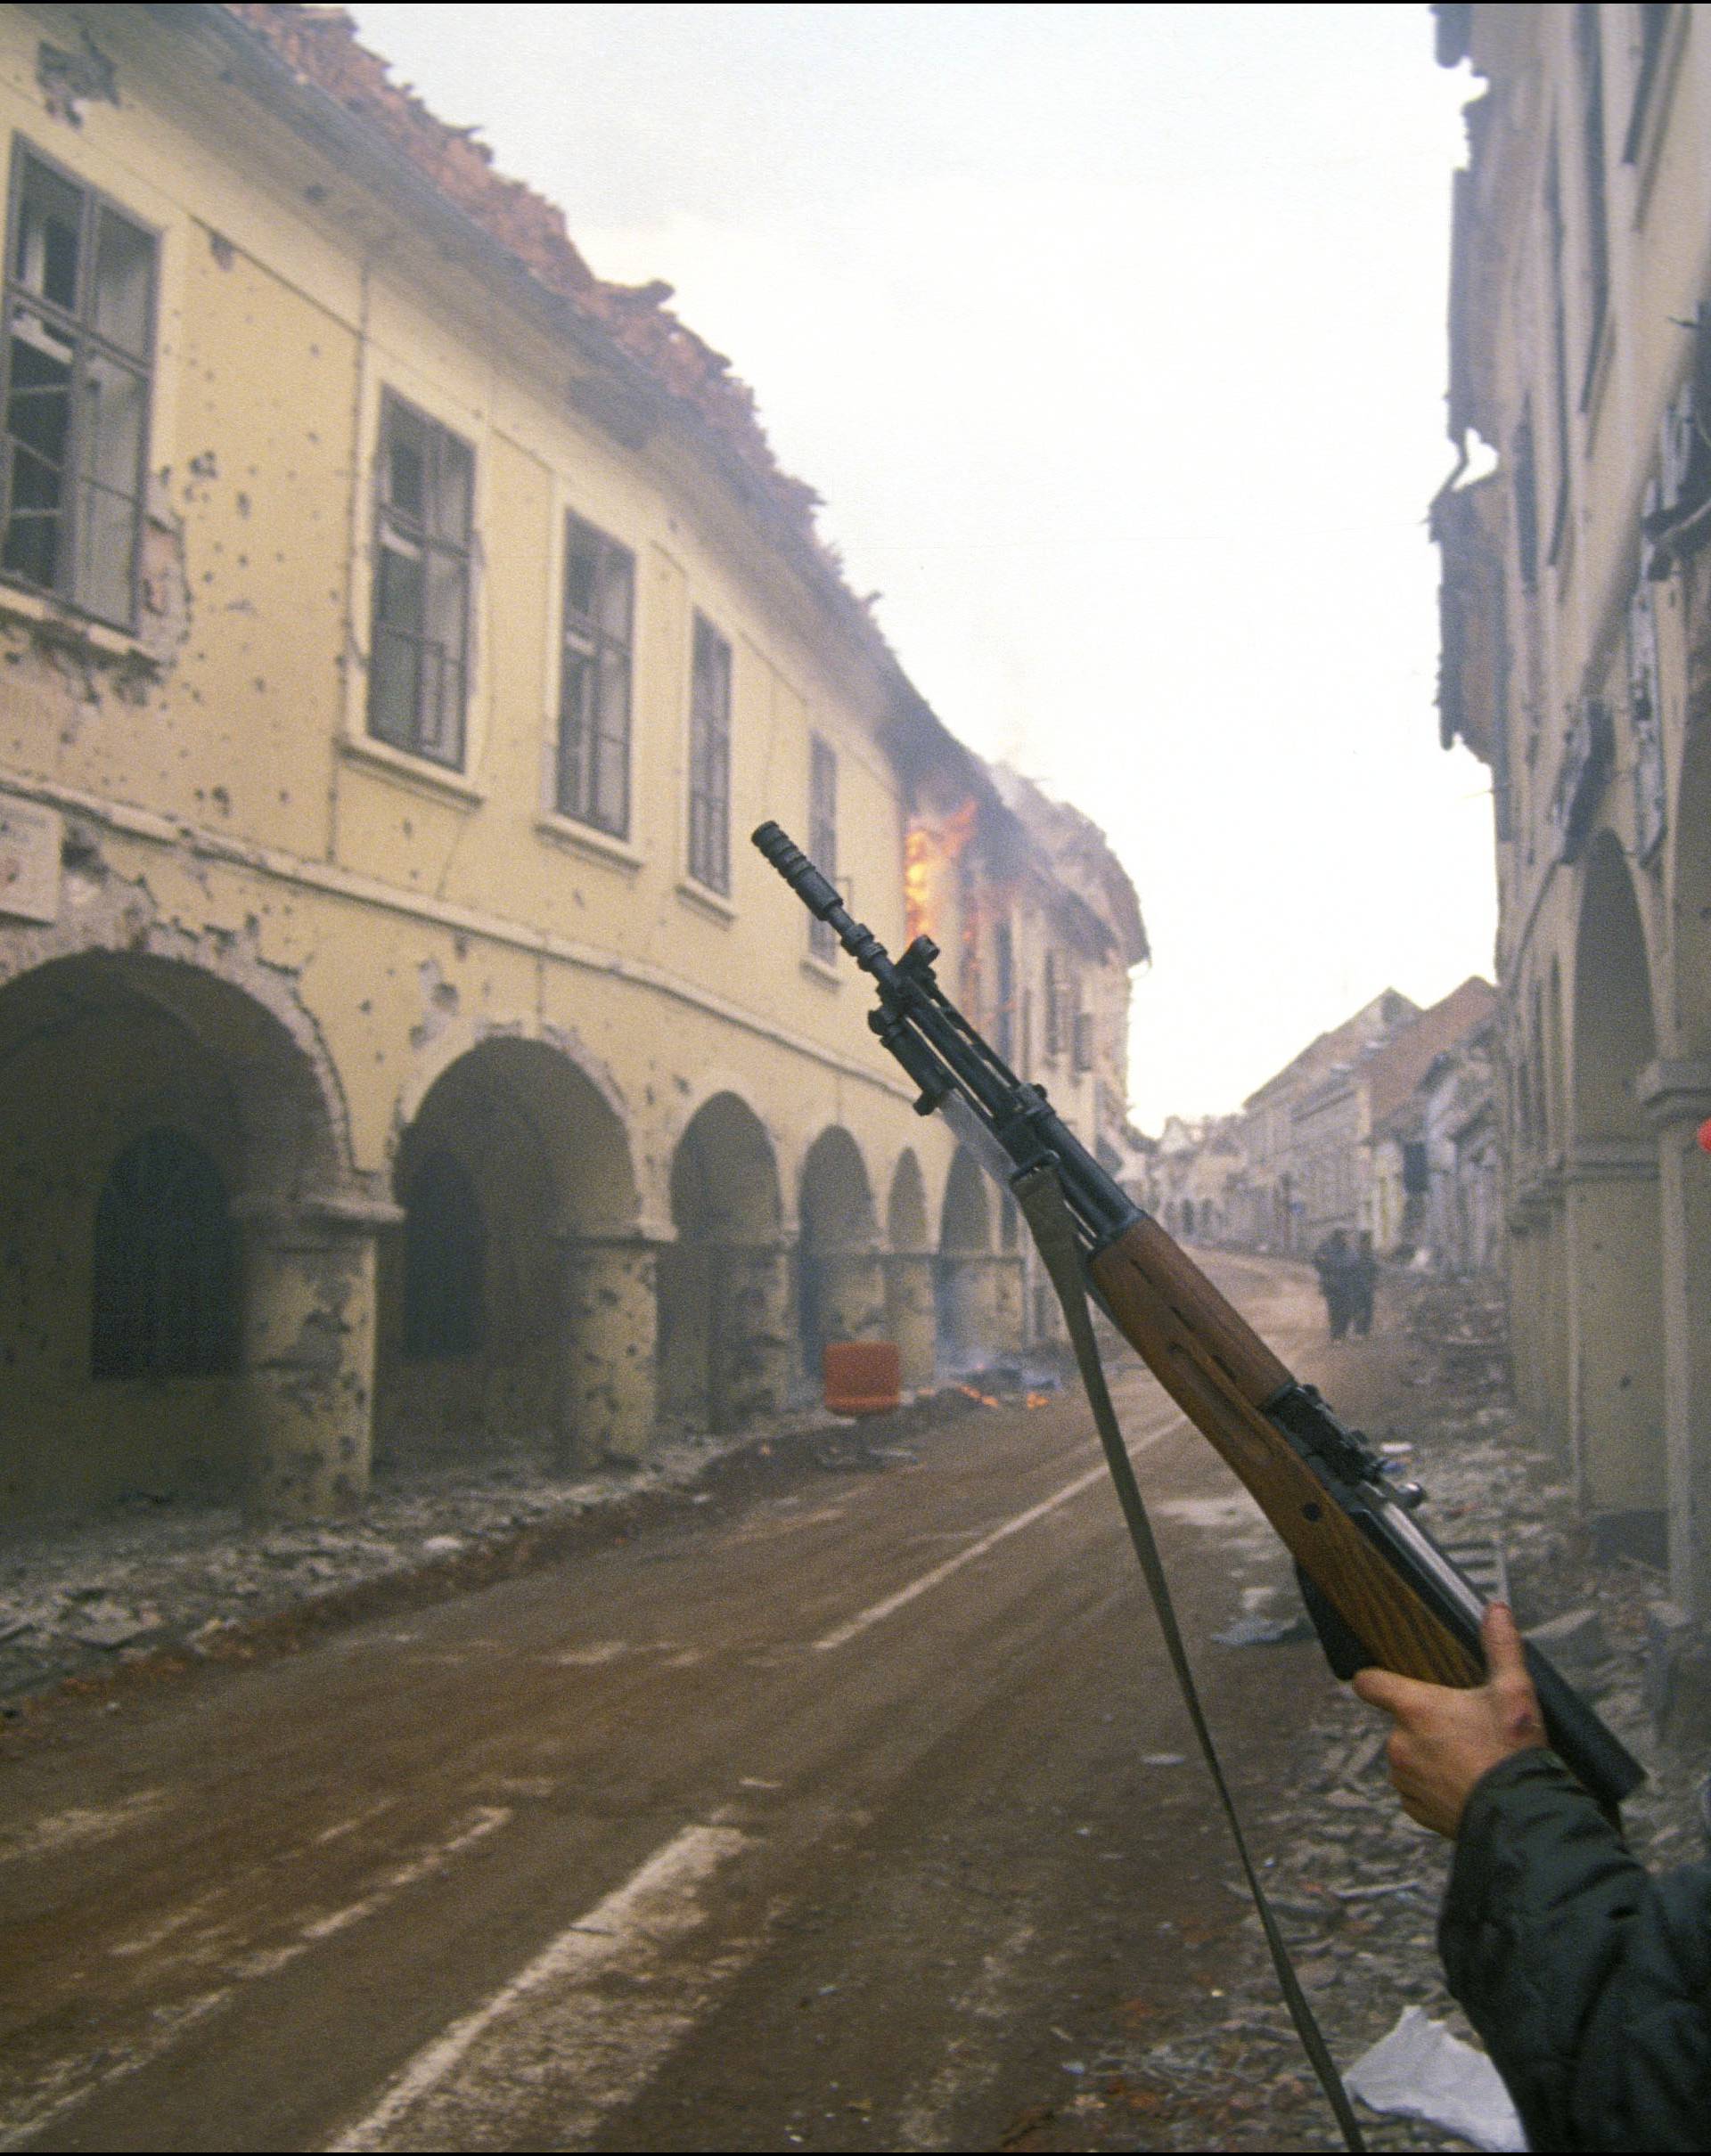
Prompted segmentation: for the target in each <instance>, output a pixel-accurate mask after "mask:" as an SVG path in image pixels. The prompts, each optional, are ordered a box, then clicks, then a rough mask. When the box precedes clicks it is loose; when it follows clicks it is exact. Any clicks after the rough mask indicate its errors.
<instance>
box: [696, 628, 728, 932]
mask: <svg viewBox="0 0 1711 2156" xmlns="http://www.w3.org/2000/svg"><path fill="white" fill-rule="evenodd" d="M704 640H705V641H706V644H707V646H708V649H709V650H710V651H711V652H712V653H713V654H714V656H715V657H718V658H720V659H721V662H722V664H721V669H720V672H721V676H722V680H721V686H722V688H723V691H724V693H723V698H722V699H721V700H720V704H719V706H718V707H717V708H715V707H713V706H703V703H702V698H701V685H702V681H703V669H702V666H701V650H702V644H703V641H704ZM735 676H736V652H735V649H734V648H733V644H732V641H731V639H730V638H729V637H728V636H726V635H725V632H724V631H723V630H722V629H720V628H719V626H718V625H717V624H716V623H715V622H714V621H712V620H711V619H710V618H709V617H708V616H707V615H705V614H703V613H702V612H701V610H700V608H699V607H696V608H693V609H692V628H691V632H690V657H689V790H688V800H687V804H686V805H687V808H688V812H689V813H688V817H687V819H686V822H685V826H684V840H685V848H686V854H687V873H688V876H689V878H690V881H691V882H692V883H694V884H698V885H700V887H701V889H702V890H704V891H710V892H712V893H713V894H714V895H715V896H716V897H717V898H719V899H721V900H723V901H725V902H726V903H727V904H728V903H729V901H730V897H731V735H732V713H733V706H734V704H735V700H736V698H735ZM704 781H706V782H705V783H704Z"/></svg>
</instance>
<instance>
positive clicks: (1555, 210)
mask: <svg viewBox="0 0 1711 2156" xmlns="http://www.w3.org/2000/svg"><path fill="white" fill-rule="evenodd" d="M1544 214H1545V225H1546V230H1547V233H1548V235H1549V240H1550V249H1551V359H1552V361H1553V362H1554V368H1555V378H1554V380H1553V382H1552V384H1551V387H1552V389H1553V391H1554V393H1555V394H1554V399H1553V402H1554V405H1555V415H1556V452H1557V498H1556V506H1555V507H1554V508H1553V509H1552V510H1551V551H1550V553H1549V555H1548V556H1547V559H1549V560H1550V561H1551V564H1552V565H1553V566H1554V565H1555V562H1556V559H1557V556H1558V555H1559V554H1560V552H1561V551H1562V543H1563V540H1564V538H1565V537H1566V535H1567V534H1568V314H1567V305H1568V303H1567V298H1566V296H1565V293H1564V290H1563V278H1564V265H1563V240H1564V235H1563V227H1562V178H1561V173H1560V168H1559V162H1558V156H1557V145H1556V143H1554V142H1552V143H1551V159H1550V162H1549V164H1548V166H1547V167H1546V171H1545V190H1544Z"/></svg>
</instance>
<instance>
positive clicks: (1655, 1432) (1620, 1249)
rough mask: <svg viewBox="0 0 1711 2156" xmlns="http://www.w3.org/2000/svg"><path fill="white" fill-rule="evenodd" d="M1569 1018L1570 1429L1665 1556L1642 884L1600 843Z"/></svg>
mask: <svg viewBox="0 0 1711 2156" xmlns="http://www.w3.org/2000/svg"><path fill="white" fill-rule="evenodd" d="M1579 896H1580V904H1579V911H1578V915H1577V919H1576V933H1575V951H1574V975H1573V992H1572V1005H1571V1012H1570V1035H1569V1044H1568V1045H1569V1067H1568V1109H1569V1138H1570V1142H1569V1147H1568V1165H1567V1179H1566V1203H1567V1261H1568V1279H1569V1295H1568V1319H1569V1423H1570V1431H1571V1436H1572V1441H1573V1450H1574V1458H1575V1461H1576V1472H1577V1474H1578V1477H1579V1481H1580V1484H1581V1489H1582V1493H1583V1496H1584V1499H1585V1501H1586V1503H1587V1505H1588V1506H1589V1507H1591V1508H1592V1510H1593V1511H1595V1512H1597V1513H1600V1514H1602V1515H1607V1516H1608V1518H1609V1520H1610V1522H1611V1523H1612V1524H1611V1526H1610V1528H1609V1533H1610V1535H1611V1536H1613V1537H1618V1538H1623V1539H1626V1540H1627V1541H1628V1543H1629V1545H1630V1546H1631V1547H1633V1548H1635V1549H1636V1550H1640V1551H1642V1552H1643V1553H1644V1554H1646V1555H1648V1556H1661V1554H1662V1529H1663V1519H1664V1504H1665V1464H1664V1463H1665V1454H1664V1443H1663V1409H1664V1401H1663V1325H1662V1307H1661V1302H1660V1297H1659V1293H1658V1286H1659V1272H1660V1267H1661V1261H1662V1250H1661V1237H1660V1218H1659V1213H1658V1151H1657V1145H1656V1141H1655V1139H1654V1138H1653V1136H1652V1133H1651V1131H1650V1127H1649V1125H1648V1123H1647V1120H1646V1115H1645V1111H1644V1109H1643V1107H1642V1106H1641V1099H1640V1097H1639V1082H1640V1080H1641V1075H1642V1074H1643V1073H1644V1072H1645V1071H1646V1070H1647V1068H1648V1067H1649V1066H1650V1065H1651V1064H1652V1063H1653V1062H1654V1061H1655V1059H1656V1057H1657V1028H1656V1025H1655V1023H1654V1019H1653V1009H1652V995H1651V982H1650V967H1649V964H1648V955H1647V949H1646V938H1645V932H1644V928H1643V926H1642V923H1641V916H1640V908H1639V903H1638V901H1637V899H1636V896H1635V894H1634V887H1633V878H1632V876H1631V875H1630V874H1629V871H1628V866H1627V862H1625V859H1624V858H1623V855H1622V852H1621V849H1620V847H1619V846H1618V845H1617V843H1616V841H1615V839H1614V838H1613V837H1610V835H1609V833H1604V834H1602V835H1601V836H1600V837H1599V838H1598V839H1597V840H1596V841H1595V842H1594V844H1593V845H1592V849H1591V851H1590V853H1588V855H1587V860H1586V865H1585V870H1584V874H1583V877H1582V879H1581V888H1580V894H1579Z"/></svg>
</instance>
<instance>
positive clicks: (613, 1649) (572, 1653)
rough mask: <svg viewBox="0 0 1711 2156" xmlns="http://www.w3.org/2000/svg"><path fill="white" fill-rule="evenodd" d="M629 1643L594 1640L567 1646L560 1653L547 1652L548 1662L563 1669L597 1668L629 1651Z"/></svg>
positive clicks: (620, 1640) (624, 1641)
mask: <svg viewBox="0 0 1711 2156" xmlns="http://www.w3.org/2000/svg"><path fill="white" fill-rule="evenodd" d="M629 1651H630V1649H629V1643H628V1642H627V1641H626V1640H623V1639H601V1640H596V1641H595V1642H594V1645H593V1646H586V1647H568V1648H567V1649H566V1650H565V1652H564V1653H563V1654H549V1655H548V1656H547V1658H546V1659H547V1660H548V1662H556V1663H558V1665H559V1666H560V1668H561V1669H565V1670H597V1669H598V1668H599V1667H600V1665H601V1663H602V1662H616V1661H617V1660H618V1657H619V1656H620V1655H622V1654H628V1653H629Z"/></svg>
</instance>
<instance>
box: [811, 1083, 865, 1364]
mask: <svg viewBox="0 0 1711 2156" xmlns="http://www.w3.org/2000/svg"><path fill="white" fill-rule="evenodd" d="M798 1220H799V1221H800V1229H799V1231H798V1240H797V1245H796V1294H797V1324H798V1332H799V1337H800V1341H801V1348H802V1361H803V1368H804V1370H805V1372H806V1376H807V1379H808V1383H809V1384H810V1386H811V1387H812V1388H814V1389H815V1391H818V1390H819V1389H820V1387H821V1384H822V1379H823V1355H824V1352H825V1348H826V1345H827V1343H829V1342H831V1341H834V1340H873V1339H878V1338H880V1336H881V1335H883V1333H884V1330H885V1269H884V1265H883V1263H882V1262H881V1258H880V1228H879V1220H878V1216H877V1214H876V1213H875V1211H874V1206H873V1193H872V1188H871V1187H870V1185H869V1183H868V1179H867V1168H866V1165H865V1164H864V1161H863V1159H862V1154H861V1147H859V1146H858V1145H857V1144H856V1140H855V1139H853V1138H852V1137H851V1136H850V1134H849V1132H848V1131H846V1130H845V1129H844V1128H843V1127H842V1126H841V1124H838V1123H832V1124H831V1125H830V1126H829V1127H828V1128H827V1129H825V1130H823V1131H821V1133H820V1135H819V1137H818V1138H816V1139H815V1141H814V1143H813V1144H812V1145H811V1146H810V1147H808V1150H807V1154H806V1157H805V1159H804V1160H803V1163H802V1180H801V1186H800V1196H799V1198H798Z"/></svg>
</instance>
